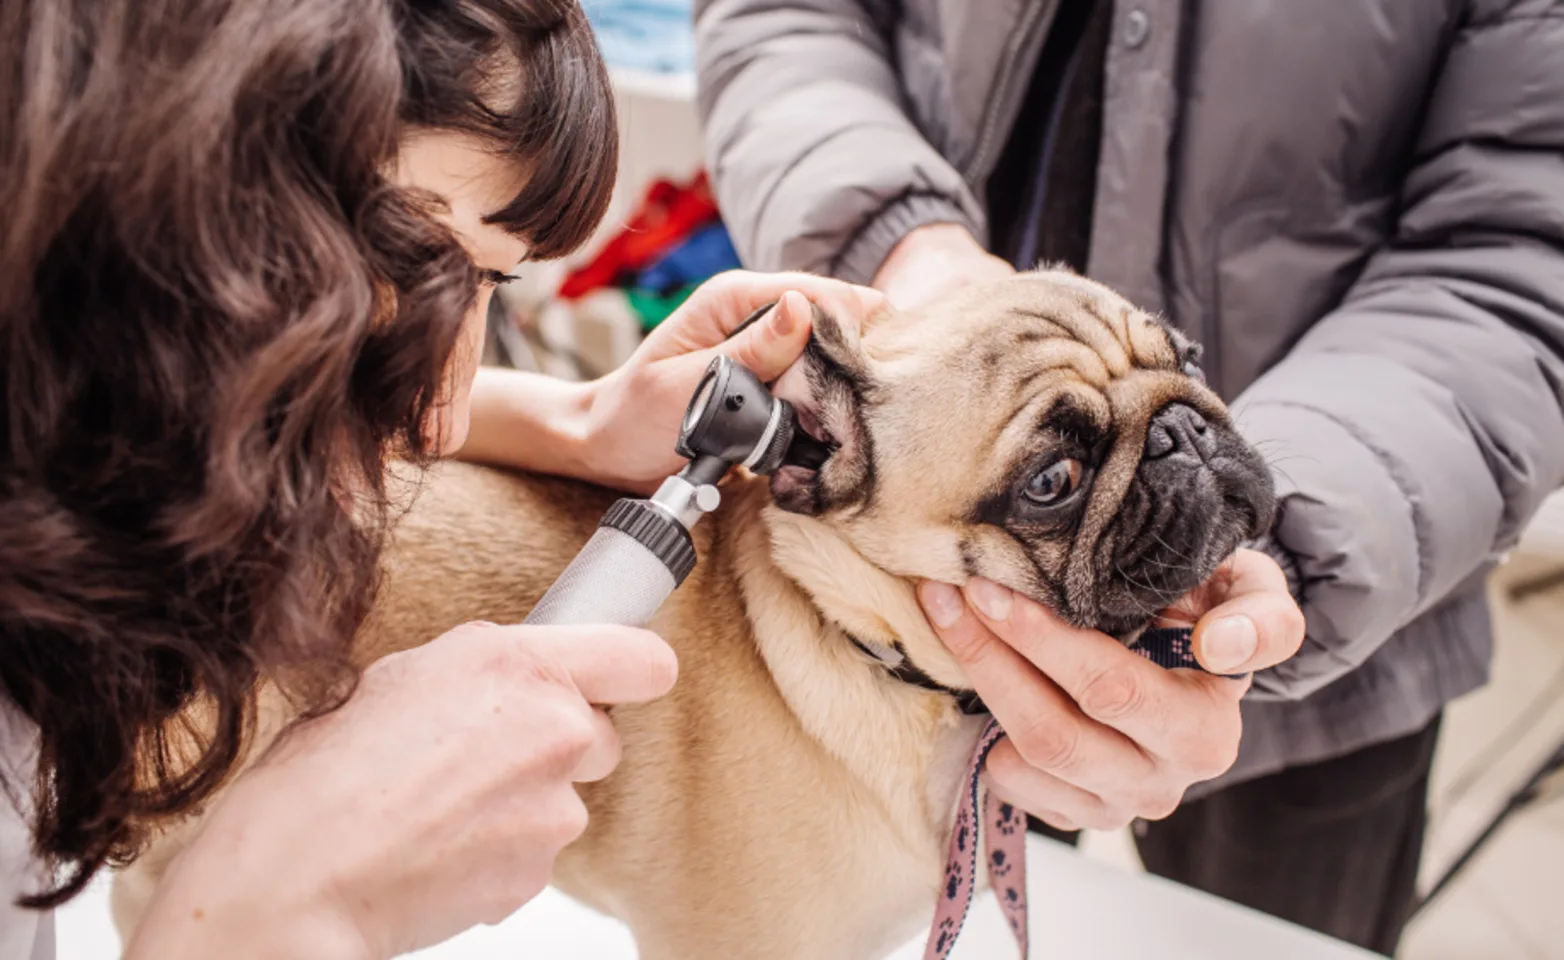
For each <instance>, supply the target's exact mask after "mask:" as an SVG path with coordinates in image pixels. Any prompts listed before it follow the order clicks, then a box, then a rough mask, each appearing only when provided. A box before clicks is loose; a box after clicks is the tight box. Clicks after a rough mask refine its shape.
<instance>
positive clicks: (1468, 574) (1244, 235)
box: [696, 0, 1564, 782]
mask: <svg viewBox="0 0 1564 960" xmlns="http://www.w3.org/2000/svg"><path fill="white" fill-rule="evenodd" d="M1057 4H1058V0H1040V2H1031V3H1028V2H1021V0H902V2H900V3H892V2H876V0H862V2H853V0H798V2H792V3H785V2H774V0H706V2H703V3H697V24H696V31H697V33H696V36H697V43H698V57H699V68H700V93H699V100H700V108H701V111H702V114H703V117H704V120H705V124H706V137H707V147H708V155H709V161H710V166H711V170H712V173H713V176H714V179H715V183H716V187H717V193H718V197H719V200H720V201H721V204H722V208H723V212H724V216H725V217H726V219H727V221H728V223H729V225H730V227H731V228H732V232H733V235H734V240H735V242H736V244H737V246H738V249H739V251H740V253H741V254H742V256H743V258H744V260H745V262H746V263H747V264H748V265H750V266H753V267H756V268H762V269H775V268H792V269H806V270H813V271H819V272H824V273H830V274H835V275H837V276H841V277H845V278H848V279H851V280H856V281H860V282H862V281H867V280H868V279H869V278H871V277H872V276H873V274H874V273H875V271H876V269H877V268H878V266H879V265H880V263H881V262H882V261H883V260H884V258H885V256H886V254H887V252H888V251H889V250H890V249H891V247H892V246H893V245H894V244H895V243H896V241H897V240H899V239H900V238H901V237H902V236H904V235H905V234H906V233H907V232H908V231H909V230H911V229H913V228H914V227H916V226H919V225H921V224H926V223H936V222H954V223H960V224H965V225H966V226H967V227H968V228H970V229H971V230H972V231H973V233H974V234H975V235H976V236H978V237H979V238H980V239H983V238H984V237H985V215H984V209H983V206H982V203H981V202H980V200H979V198H980V197H983V196H984V186H985V183H986V180H987V178H988V177H989V176H990V174H991V173H992V171H993V165H994V163H995V162H996V159H997V157H998V154H999V153H1000V150H1001V148H1002V147H1003V145H1004V143H1005V141H1006V138H1007V136H1008V134H1009V132H1010V130H1011V128H1012V126H1013V125H1014V124H1015V123H1017V122H1018V117H1017V114H1018V112H1019V110H1020V101H1021V99H1022V96H1023V94H1024V91H1025V88H1026V86H1027V83H1028V80H1029V78H1030V76H1031V74H1032V72H1033V69H1034V67H1035V64H1036V61H1037V58H1038V56H1039V51H1040V49H1041V47H1042V41H1043V39H1044V36H1045V34H1046V32H1047V28H1048V26H1049V23H1050V20H1051V18H1052V16H1053V13H1054V10H1055V8H1056V6H1057ZM1113 19H1114V23H1113V30H1114V38H1113V42H1112V43H1111V45H1110V49H1109V53H1108V58H1107V62H1106V67H1105V70H1106V77H1105V104H1104V116H1103V129H1104V133H1103V139H1102V144H1101V154H1100V160H1099V168H1098V177H1097V192H1096V201H1095V209H1094V214H1093V229H1092V242H1091V251H1090V258H1089V261H1088V272H1089V273H1090V274H1091V275H1092V276H1094V277H1095V278H1097V279H1099V280H1102V281H1104V282H1106V283H1108V284H1111V285H1112V286H1115V287H1117V288H1118V289H1119V290H1121V291H1122V292H1124V293H1125V294H1126V295H1127V296H1129V297H1130V298H1131V299H1133V300H1135V301H1137V302H1139V303H1140V304H1141V305H1143V306H1145V307H1148V308H1151V309H1155V310H1161V311H1162V312H1163V313H1164V314H1165V315H1166V316H1168V317H1169V318H1170V319H1171V320H1172V321H1173V322H1174V323H1176V324H1178V325H1179V326H1181V327H1182V328H1184V329H1185V330H1187V331H1189V332H1191V333H1192V334H1194V335H1195V336H1196V337H1197V338H1198V339H1200V340H1201V341H1203V342H1204V344H1205V345H1206V350H1207V353H1206V357H1207V366H1208V374H1209V376H1210V378H1211V380H1212V382H1213V384H1214V385H1216V387H1217V388H1218V389H1219V390H1220V392H1221V393H1222V394H1223V395H1224V396H1225V397H1227V398H1228V399H1229V400H1231V401H1233V402H1234V405H1235V409H1236V411H1237V416H1238V418H1239V423H1240V426H1241V429H1242V430H1243V432H1244V433H1245V435H1246V436H1247V437H1248V438H1249V439H1250V440H1252V441H1254V442H1256V443H1258V444H1261V445H1262V448H1263V449H1264V450H1265V451H1266V452H1267V454H1268V455H1269V456H1270V457H1272V458H1273V460H1274V461H1275V463H1276V464H1277V470H1276V477H1277V483H1278V487H1279V492H1280V494H1281V496H1282V499H1283V504H1284V513H1283V515H1282V520H1281V522H1280V526H1279V528H1278V530H1277V538H1278V539H1279V540H1280V542H1282V543H1283V544H1284V545H1285V546H1287V547H1288V548H1290V549H1291V550H1292V551H1293V552H1294V553H1295V554H1297V555H1298V557H1299V558H1300V564H1301V567H1302V573H1303V576H1304V579H1305V591H1306V603H1305V609H1306V613H1307V615H1308V623H1309V631H1308V641H1307V642H1306V644H1305V646H1304V649H1303V651H1302V652H1301V653H1300V655H1299V656H1298V657H1296V658H1295V659H1294V660H1292V661H1290V662H1288V663H1286V664H1283V665H1282V666H1280V667H1278V668H1276V669H1274V670H1271V671H1267V672H1266V674H1265V675H1263V676H1260V677H1257V678H1256V685H1255V692H1254V694H1253V697H1252V702H1249V703H1246V704H1245V721H1246V726H1245V731H1246V732H1245V738H1244V744H1243V747H1242V750H1241V753H1240V758H1239V762H1238V765H1237V766H1236V767H1235V768H1234V770H1233V771H1232V772H1231V773H1230V774H1229V775H1228V777H1227V778H1225V781H1224V782H1230V781H1232V780H1234V779H1238V778H1243V777H1247V776H1253V775H1255V774H1258V773H1262V772H1266V771H1268V770H1272V769H1275V768H1277V767H1279V766H1281V765H1284V764H1288V763H1297V762H1303V761H1308V760H1315V759H1322V758H1325V757H1329V756H1334V755H1338V754H1340V753H1343V752H1346V751H1348V750H1351V749H1355V748H1357V747H1360V746H1364V745H1367V744H1369V743H1372V742H1375V741H1378V740H1383V739H1387V738H1390V737H1394V736H1399V735H1402V734H1406V733H1410V732H1412V731H1414V730H1416V729H1418V728H1420V727H1421V726H1422V725H1423V724H1425V723H1426V722H1427V721H1428V720H1429V719H1431V718H1432V716H1433V715H1434V713H1436V712H1437V711H1438V710H1439V709H1440V708H1441V707H1442V705H1443V704H1444V703H1445V702H1446V701H1447V700H1449V699H1451V698H1453V697H1455V696H1458V695H1460V694H1461V693H1464V692H1466V691H1468V690H1470V689H1472V688H1473V687H1475V686H1477V685H1479V684H1480V683H1482V682H1483V680H1484V679H1485V678H1486V675H1487V669H1488V661H1489V653H1490V639H1489V625H1488V612H1487V608H1486V606H1485V600H1484V594H1483V586H1482V584H1483V574H1484V573H1485V572H1486V571H1487V570H1488V569H1489V568H1490V567H1491V566H1492V565H1493V563H1494V562H1495V561H1496V559H1497V558H1499V557H1500V556H1501V555H1502V554H1503V552H1504V551H1505V550H1506V549H1507V548H1509V547H1510V546H1511V545H1512V544H1513V543H1514V542H1515V541H1516V539H1517V537H1518V535H1519V533H1520V531H1521V529H1522V528H1523V526H1524V525H1525V524H1526V521H1527V520H1528V518H1530V517H1531V515H1532V514H1533V513H1534V512H1535V511H1536V509H1537V507H1538V505H1539V503H1540V502H1541V501H1542V499H1543V498H1544V496H1545V495H1546V494H1547V493H1548V492H1550V491H1552V490H1553V489H1555V488H1557V487H1559V485H1560V484H1561V483H1564V0H1355V2H1331V3H1322V2H1314V0H1292V2H1285V3H1284V2H1280V0H1198V2H1197V0H1184V2H1180V0H1118V2H1117V3H1115V9H1114V12H1113ZM1020 122H1024V120H1023V121H1020Z"/></svg>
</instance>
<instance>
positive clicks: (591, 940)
mask: <svg viewBox="0 0 1564 960" xmlns="http://www.w3.org/2000/svg"><path fill="white" fill-rule="evenodd" d="M1028 854H1029V860H1028V863H1027V868H1028V878H1027V880H1028V882H1027V888H1028V893H1029V895H1030V898H1031V924H1032V955H1033V956H1034V957H1038V958H1048V960H1129V958H1145V960H1197V958H1198V960H1254V958H1257V957H1258V958H1264V960H1365V958H1372V957H1374V956H1375V955H1374V954H1370V953H1367V952H1364V951H1362V950H1358V949H1356V948H1354V947H1349V946H1346V945H1345V944H1342V943H1339V942H1337V941H1334V940H1330V939H1328V938H1326V937H1323V936H1320V935H1319V934H1316V933H1313V932H1312V931H1308V930H1303V929H1301V928H1298V927H1294V926H1292V925H1290V924H1286V923H1283V922H1281V921H1279V920H1276V919H1274V918H1272V917H1269V916H1266V915H1264V914H1261V913H1257V912H1255V911H1252V910H1248V909H1245V908H1243V907H1238V906H1235V905H1233V904H1231V903H1228V902H1226V901H1223V900H1218V899H1216V898H1214V897H1209V896H1206V895H1205V894H1202V893H1199V892H1196V891H1194V890H1190V889H1188V888H1185V887H1181V886H1179V885H1177V884H1173V883H1169V882H1167V881H1165V880H1162V879H1159V878H1157V877H1152V876H1148V875H1146V874H1140V873H1132V872H1130V871H1127V870H1124V869H1122V868H1120V867H1116V866H1112V865H1109V864H1106V863H1102V862H1100V861H1096V860H1090V859H1087V858H1086V857H1084V856H1082V855H1080V854H1078V853H1076V852H1075V851H1074V850H1072V849H1070V848H1069V847H1065V846H1061V845H1060V844H1057V843H1054V842H1052V841H1049V840H1044V839H1041V838H1038V837H1032V838H1030V840H1029V843H1028ZM931 909H932V906H931ZM58 921H59V934H60V960H113V958H115V957H117V956H118V942H117V941H116V939H115V937H114V933H113V928H112V926H111V925H110V922H109V918H108V910H107V900H106V888H105V886H104V885H103V884H101V883H98V884H94V886H93V888H92V889H91V890H89V891H88V892H87V893H86V894H84V895H83V896H82V897H81V898H79V899H78V900H77V901H75V902H74V903H72V904H70V905H68V906H67V907H66V908H65V909H64V910H63V911H61V913H60V915H59V917H58ZM1012 944H1013V941H1011V939H1010V934H1009V932H1008V931H1007V930H1006V929H1005V926H1004V921H1003V920H1002V919H1001V918H1000V914H999V909H998V907H997V906H996V905H995V904H994V902H993V900H992V899H991V898H988V897H985V898H983V899H982V900H981V901H980V902H979V903H978V904H977V905H976V906H975V907H974V908H973V911H972V915H971V916H970V917H969V918H968V919H967V926H966V930H965V931H964V932H963V933H962V936H961V940H960V942H959V943H958V944H957V946H956V950H955V952H954V953H953V955H952V957H953V960H980V958H981V960H1008V958H1010V957H1011V956H1013V950H1014V947H1013V945H1012ZM922 951H923V941H922V938H919V939H918V940H917V941H916V942H913V943H909V944H908V945H907V946H906V947H905V948H903V949H902V950H900V951H898V952H897V953H896V954H895V956H894V960H919V958H920V957H921V956H922ZM413 956H414V957H415V958H416V960H521V958H526V960H632V958H634V957H635V945H634V942H633V941H632V940H631V939H630V935H629V933H628V932H627V931H626V930H625V928H624V927H623V926H621V925H620V924H619V923H617V922H615V921H613V920H609V919H607V918H605V917H602V916H600V915H598V914H596V913H594V912H592V911H591V910H588V909H587V908H585V907H582V906H580V905H578V904H576V903H575V902H573V901H571V900H570V899H568V898H566V897H565V896H564V895H563V894H560V893H557V892H555V891H553V890H550V891H547V892H545V893H544V894H543V895H542V896H540V897H538V898H537V899H536V900H534V901H533V902H532V903H530V904H528V905H527V906H526V907H524V908H523V909H522V910H520V911H519V912H517V913H516V914H515V915H514V916H512V917H511V918H510V919H508V920H506V921H505V922H504V923H501V924H499V925H498V926H493V927H483V928H480V929H476V930H472V931H469V932H468V933H466V934H463V935H462V936H460V937H457V938H456V939H454V940H450V941H448V942H446V943H444V944H442V945H440V946H438V947H434V948H432V949H429V950H423V951H420V952H419V953H417V954H414V955H413ZM735 960H741V958H735Z"/></svg>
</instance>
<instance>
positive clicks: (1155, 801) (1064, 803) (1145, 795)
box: [919, 550, 1304, 830]
mask: <svg viewBox="0 0 1564 960" xmlns="http://www.w3.org/2000/svg"><path fill="white" fill-rule="evenodd" d="M919 598H920V599H921V600H922V602H923V606H924V610H925V612H926V613H927V615H928V617H929V620H930V622H931V623H932V624H933V625H934V627H935V629H936V630H937V631H938V632H939V635H940V637H941V638H942V639H943V640H944V641H945V644H946V646H947V647H949V649H950V651H951V653H953V654H954V655H955V656H956V659H957V660H959V661H960V662H961V664H962V665H963V666H964V667H965V668H966V671H967V675H968V677H969V678H971V680H972V683H973V686H974V687H976V689H977V692H978V693H979V694H981V695H982V696H983V700H984V702H986V703H987V704H988V706H989V708H990V709H991V710H992V711H993V712H994V717H995V719H997V720H998V721H999V723H1000V726H1002V727H1004V729H1005V732H1006V734H1007V735H1008V736H1007V737H1006V739H1005V740H1004V741H1002V742H1001V743H1000V744H999V745H998V746H996V747H995V748H994V750H993V752H992V753H990V754H989V757H988V765H987V778H988V782H989V784H990V786H992V787H993V789H994V790H995V791H996V792H998V793H999V795H1000V796H1002V797H1004V798H1005V799H1006V800H1008V801H1010V802H1012V803H1014V804H1015V805H1017V806H1019V807H1021V808H1022V809H1023V810H1028V811H1030V812H1031V813H1032V814H1033V815H1034V816H1036V817H1038V818H1039V819H1041V820H1043V821H1045V822H1046V823H1048V824H1050V825H1052V826H1054V827H1056V828H1058V829H1061V830H1075V829H1080V828H1092V829H1099V830H1111V829H1117V828H1118V827H1122V826H1124V825H1125V824H1126V823H1128V822H1130V821H1131V820H1133V819H1135V818H1137V817H1139V818H1145V819H1151V820H1156V819H1161V818H1162V817H1165V816H1167V815H1168V814H1170V813H1172V812H1173V810H1174V808H1176V807H1177V806H1178V804H1179V801H1180V800H1181V799H1183V796H1184V791H1185V790H1187V789H1188V788H1189V787H1190V785H1192V784H1195V783H1198V782H1200V781H1202V780H1209V779H1211V778H1212V777H1215V776H1218V775H1220V774H1222V773H1223V772H1225V771H1226V770H1227V769H1228V768H1229V767H1231V766H1232V765H1233V761H1234V760H1235V759H1236V758H1237V756H1238V740H1239V734H1240V733H1241V731H1242V725H1241V722H1240V719H1239V712H1238V703H1239V700H1240V699H1241V698H1242V697H1243V695H1244V693H1245V692H1246V691H1247V690H1248V689H1249V682H1250V681H1249V678H1248V677H1247V676H1246V677H1245V678H1244V679H1241V680H1233V679H1228V678H1227V677H1225V676H1214V675H1213V674H1240V673H1241V674H1248V673H1252V672H1254V671H1256V670H1261V669H1264V668H1265V667H1269V666H1274V665H1275V664H1277V663H1280V662H1281V661H1283V660H1286V659H1287V658H1288V657H1291V656H1292V655H1293V654H1294V653H1296V652H1297V650H1298V647H1299V646H1300V645H1301V644H1302V643H1303V633H1304V621H1303V614H1302V613H1301V612H1300V611H1299V610H1298V606H1297V604H1296V603H1294V602H1293V599H1292V596H1291V595H1290V594H1289V593H1288V592H1287V583H1286V579H1285V578H1284V577H1283V575H1282V571H1281V569H1280V568H1279V567H1277V565H1276V562H1275V561H1273V560H1272V559H1271V558H1270V557H1267V556H1266V555H1265V554H1263V553H1256V552H1255V551H1253V550H1240V551H1238V553H1236V554H1235V555H1234V556H1233V557H1232V558H1231V559H1230V560H1229V561H1228V562H1227V563H1226V564H1224V565H1223V566H1222V567H1221V568H1220V569H1219V570H1218V571H1217V573H1216V574H1214V575H1213V576H1212V577H1211V578H1210V579H1209V580H1208V581H1207V583H1206V584H1205V585H1204V586H1202V587H1201V588H1199V589H1197V590H1196V591H1194V592H1193V593H1192V594H1191V595H1190V596H1189V597H1187V598H1185V599H1184V600H1183V601H1181V602H1180V603H1179V604H1178V605H1177V606H1176V607H1175V608H1174V609H1173V610H1172V611H1169V614H1168V616H1167V620H1169V621H1172V622H1175V623H1183V624H1186V625H1187V624H1189V623H1194V625H1195V635H1194V647H1195V656H1196V657H1197V658H1198V659H1199V661H1200V663H1201V665H1202V666H1203V667H1205V668H1206V669H1207V670H1210V671H1211V672H1212V673H1211V674H1202V673H1199V672H1196V671H1193V670H1166V669H1163V668H1162V667H1159V666H1157V665H1155V664H1153V663H1151V662H1150V661H1148V660H1145V659H1143V658H1142V657H1140V656H1139V655H1137V654H1135V653H1132V652H1130V651H1129V650H1127V649H1125V648H1124V647H1123V646H1122V645H1121V644H1120V643H1119V642H1118V641H1117V640H1114V639H1113V638H1112V637H1109V636H1107V635H1106V634H1102V633H1098V632H1096V631H1094V630H1082V629H1079V628H1076V627H1072V626H1070V625H1069V624H1066V623H1064V622H1063V621H1061V620H1060V619H1059V618H1058V617H1056V616H1055V615H1054V614H1053V613H1052V612H1051V611H1049V610H1048V609H1047V608H1045V607H1042V606H1040V605H1038V604H1036V603H1033V602H1032V601H1030V600H1028V599H1026V598H1025V597H1020V596H1017V595H1015V594H1013V593H1012V592H1011V591H1009V590H1006V589H1005V588H1003V587H1000V586H998V585H996V584H993V583H990V582H989V581H986V580H977V581H973V582H972V583H971V584H969V585H968V586H967V587H966V589H965V597H963V595H962V592H960V591H958V590H957V589H956V588H955V587H952V586H949V585H947V584H936V583H925V584H923V585H922V586H921V587H920V588H919Z"/></svg>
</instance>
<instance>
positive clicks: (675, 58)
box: [581, 0, 695, 73]
mask: <svg viewBox="0 0 1564 960" xmlns="http://www.w3.org/2000/svg"><path fill="white" fill-rule="evenodd" d="M581 7H582V9H583V10H585V11H586V15H587V20H588V21H589V22H590V23H591V24H592V32H593V33H594V34H596V35H597V45H598V47H599V48H600V49H601V50H602V51H603V59H604V60H606V61H608V65H609V66H610V67H627V68H630V69H634V70H648V71H652V72H655V73H693V72H694V71H695V28H694V26H693V23H692V18H693V12H692V11H691V8H690V0H582V4H581Z"/></svg>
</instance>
